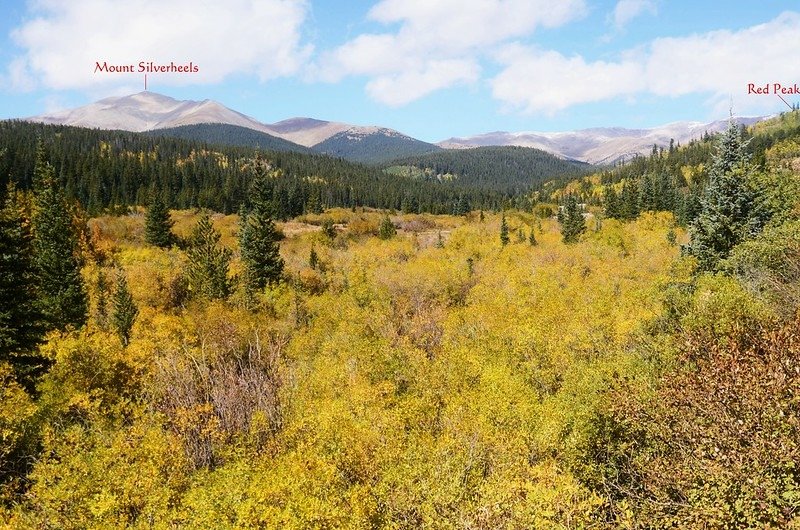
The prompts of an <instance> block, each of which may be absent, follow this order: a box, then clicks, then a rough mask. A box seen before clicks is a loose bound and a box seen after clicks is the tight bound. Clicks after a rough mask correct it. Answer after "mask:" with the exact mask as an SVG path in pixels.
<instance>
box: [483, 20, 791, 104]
mask: <svg viewBox="0 0 800 530" xmlns="http://www.w3.org/2000/svg"><path fill="white" fill-rule="evenodd" d="M798 42H800V14H797V13H784V14H782V15H780V16H778V17H777V18H775V19H773V20H771V21H769V22H767V23H765V24H760V25H757V26H752V27H750V28H746V29H742V30H739V31H727V30H726V31H713V32H709V33H704V34H699V35H691V36H688V37H671V38H660V39H656V40H654V41H652V42H651V43H650V44H648V45H647V46H645V47H643V48H641V49H636V50H630V51H628V52H626V53H624V54H622V56H621V57H620V58H619V59H618V60H615V61H587V60H585V59H584V58H583V57H580V56H574V57H565V56H563V55H561V54H560V53H558V52H555V51H541V50H536V49H533V48H524V47H521V46H511V47H508V48H507V49H506V50H505V51H504V53H502V54H499V55H498V60H499V62H500V63H501V64H503V65H504V68H503V70H502V71H501V72H500V73H499V74H498V75H497V76H496V77H494V78H493V79H492V80H491V86H492V92H493V95H494V97H495V98H497V99H499V100H501V101H503V102H504V103H507V104H509V105H510V106H512V107H515V108H521V109H523V110H524V111H527V112H532V113H536V112H541V113H553V112H557V111H559V110H563V109H565V108H568V107H570V106H573V105H577V104H581V103H590V102H596V101H603V100H608V99H612V98H618V97H629V96H635V95H637V94H655V95H658V96H682V95H686V94H708V95H709V97H710V100H709V101H710V102H711V103H715V102H717V103H718V102H719V101H721V100H728V99H729V98H730V97H731V96H734V97H736V98H737V100H736V101H737V103H736V105H737V108H739V109H746V108H748V107H751V108H756V107H761V106H763V101H764V98H765V96H747V97H745V96H746V91H747V84H748V83H758V84H760V85H763V84H765V83H768V82H769V83H784V84H789V85H791V84H792V83H794V82H797V80H798V79H800V62H798V61H797V60H796V54H797V51H796V49H797V43H798ZM772 98H773V99H774V96H772ZM770 103H774V102H773V101H770Z"/></svg>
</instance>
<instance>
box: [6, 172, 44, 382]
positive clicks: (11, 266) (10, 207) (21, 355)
mask: <svg viewBox="0 0 800 530" xmlns="http://www.w3.org/2000/svg"><path fill="white" fill-rule="evenodd" d="M32 243H33V242H32V235H31V231H30V220H29V219H28V217H27V215H26V213H25V211H24V208H23V206H22V205H21V204H20V201H19V200H18V194H17V192H16V190H15V189H14V188H13V187H12V186H9V187H8V190H7V191H6V196H5V199H4V201H3V207H2V209H0V362H8V363H10V364H11V365H12V366H13V368H14V370H15V372H16V375H17V379H18V380H19V381H20V382H23V383H28V382H29V381H31V380H32V379H33V378H35V377H36V376H37V375H40V373H41V372H42V371H43V369H44V368H45V367H46V365H47V363H46V361H45V359H44V358H41V357H39V356H38V355H36V354H35V350H36V346H37V345H38V344H39V343H40V342H41V340H42V336H43V334H44V330H45V323H44V322H43V315H42V314H41V312H40V310H39V307H38V305H37V298H38V294H39V293H38V289H37V278H36V269H35V266H34V258H33V244H32ZM26 386H32V385H28V384H26Z"/></svg>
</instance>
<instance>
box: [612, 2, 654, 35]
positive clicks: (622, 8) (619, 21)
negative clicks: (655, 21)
mask: <svg viewBox="0 0 800 530" xmlns="http://www.w3.org/2000/svg"><path fill="white" fill-rule="evenodd" d="M656 11H657V7H656V2H655V0H619V2H617V5H616V6H614V12H613V13H612V14H611V17H610V18H611V21H612V22H613V24H614V27H616V28H617V29H618V30H620V29H622V28H624V27H625V26H626V25H628V22H630V21H631V20H633V19H635V18H636V17H638V16H639V15H642V14H644V13H650V14H651V15H655V14H656Z"/></svg>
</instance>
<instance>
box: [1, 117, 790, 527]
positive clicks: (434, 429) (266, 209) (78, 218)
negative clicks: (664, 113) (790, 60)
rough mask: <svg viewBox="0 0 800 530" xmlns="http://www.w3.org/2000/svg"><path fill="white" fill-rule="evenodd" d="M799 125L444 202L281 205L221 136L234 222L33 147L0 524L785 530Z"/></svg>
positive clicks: (22, 191) (11, 195)
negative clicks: (143, 197)
mask: <svg viewBox="0 0 800 530" xmlns="http://www.w3.org/2000/svg"><path fill="white" fill-rule="evenodd" d="M799 126H800V118H798V113H796V112H794V113H791V114H786V115H783V116H780V117H777V118H775V119H773V120H770V121H767V122H764V123H761V124H758V125H757V126H756V127H754V128H752V129H749V130H741V129H739V128H737V127H735V126H731V127H729V128H728V130H726V131H725V132H724V133H722V134H719V135H715V136H714V137H708V138H704V139H702V140H701V141H698V142H696V143H693V144H691V145H688V146H680V147H679V146H672V148H671V149H665V150H664V151H663V152H662V151H661V150H660V149H658V148H656V149H654V152H653V154H652V155H651V156H650V157H647V158H642V159H641V160H637V161H635V162H634V163H632V164H630V165H626V166H622V167H618V168H613V169H610V170H608V171H605V170H604V171H601V172H598V173H595V174H592V175H589V176H587V177H582V178H580V179H577V180H573V181H571V182H569V183H567V184H566V185H563V183H560V182H557V181H555V182H553V183H552V184H550V185H543V187H542V188H541V189H539V190H535V193H534V195H533V196H529V195H528V194H527V193H521V194H520V195H518V196H517V197H516V198H515V199H514V200H511V199H512V198H511V197H509V198H508V199H509V200H508V201H507V202H506V208H504V209H500V210H498V211H489V210H486V211H483V210H480V209H478V208H475V207H473V206H472V205H470V204H469V199H467V197H466V195H460V196H459V197H458V200H457V201H456V203H455V207H454V208H452V210H448V211H449V212H450V213H449V214H439V215H435V214H431V213H417V212H416V210H417V209H418V206H419V205H418V204H414V201H413V200H409V199H406V200H405V204H404V207H403V208H400V211H398V209H395V210H391V209H384V210H380V209H375V208H365V207H362V206H355V207H350V206H349V205H348V207H347V208H329V207H328V208H323V205H322V204H318V205H313V204H312V206H313V207H310V208H309V207H305V208H303V213H302V215H292V214H291V212H290V211H289V210H288V209H286V208H285V207H283V206H282V205H284V204H286V203H285V202H283V201H282V200H281V199H280V198H279V199H278V200H276V193H275V189H276V182H277V181H280V179H281V178H283V176H284V175H285V174H286V172H288V169H287V168H288V166H286V165H283V166H279V165H278V164H277V162H275V161H274V160H273V159H271V158H270V157H268V156H266V155H265V156H255V155H254V153H253V152H248V151H242V152H243V153H245V154H248V156H246V158H247V160H248V164H247V166H246V168H244V169H243V171H245V172H246V176H245V177H243V179H245V180H246V182H247V185H246V187H244V188H242V189H241V193H242V194H243V197H242V200H241V201H240V205H239V207H238V208H237V209H236V212H237V213H235V214H234V213H228V214H226V213H225V212H221V211H212V210H208V209H202V208H195V207H192V208H190V209H175V207H174V205H173V207H172V208H170V207H169V206H168V204H167V200H169V201H173V202H174V201H175V198H174V196H169V195H168V193H167V192H166V191H164V192H163V193H155V194H154V195H153V196H152V197H151V198H150V199H149V201H148V202H146V207H141V206H139V207H137V208H134V209H131V208H125V211H124V212H122V211H121V209H120V210H119V211H116V212H114V211H106V212H102V214H101V215H95V216H93V217H91V218H87V217H88V216H87V215H86V213H85V211H84V210H83V209H82V208H80V206H79V204H78V203H77V201H76V198H79V195H78V194H76V193H74V191H73V190H70V189H69V187H68V186H64V185H63V183H64V182H68V180H67V181H64V180H62V177H60V176H59V175H58V171H59V168H61V167H69V164H64V163H63V162H60V161H59V158H58V156H59V155H61V152H60V151H59V150H58V148H57V143H58V139H57V137H53V138H51V139H50V142H48V139H47V136H46V135H42V141H37V139H36V136H37V135H36V134H33V136H32V138H31V141H32V142H33V143H32V145H31V146H29V147H26V148H25V152H27V150H28V149H29V150H30V151H31V157H32V162H31V163H32V169H31V174H30V175H28V176H25V177H24V178H23V176H17V175H15V174H14V173H13V172H14V171H16V170H17V169H18V168H24V167H26V166H25V165H24V164H22V165H20V166H18V168H17V166H14V167H12V168H11V169H10V171H11V173H9V175H10V176H11V179H10V180H11V183H10V185H8V186H7V187H5V188H4V190H3V193H2V206H1V207H0V272H2V274H0V382H2V385H0V524H2V525H5V526H7V527H9V528H14V529H17V528H31V529H34V528H65V529H72V528H74V529H78V528H98V529H99V528H252V527H256V528H282V529H284V528H286V529H298V530H299V529H306V528H369V529H378V528H380V529H383V528H386V529H408V530H411V529H417V528H436V529H438V528H442V529H453V528H464V529H467V528H469V529H494V528H525V529H542V530H544V529H552V528H628V529H641V530H645V529H674V528H688V529H698V530H699V529H704V530H705V529H719V530H723V529H731V528H768V529H784V528H789V529H791V528H800V468H798V462H799V461H800V370H798V366H800V295H798V293H800V127H799ZM33 130H34V131H35V129H33ZM52 131H53V132H54V133H58V132H64V131H67V130H63V131H62V130H60V129H52ZM70 132H71V131H70ZM81 134H85V135H87V136H86V140H85V142H86V143H85V149H86V150H92V149H95V148H97V144H96V143H94V142H95V137H94V136H92V135H91V134H89V133H88V132H85V131H82V132H81ZM71 138H72V139H71V140H70V141H73V140H77V138H81V136H75V137H71ZM103 138H108V137H103ZM119 138H120V142H121V143H120V146H118V147H117V148H118V149H120V151H119V153H125V152H127V148H128V147H129V144H126V143H124V142H125V140H124V138H127V137H125V136H124V135H123V136H120V137H119ZM131 138H133V139H131V140H130V141H131V142H133V143H134V145H139V144H135V142H138V141H140V139H139V137H138V136H136V135H131ZM148 141H152V139H151V140H148ZM176 142H177V141H176ZM75 145H77V144H75ZM75 145H71V148H70V150H67V151H65V152H69V153H74V152H75V150H74V149H73V148H74V147H75ZM158 145H159V146H160V147H159V148H158V150H157V151H156V150H155V148H153V151H154V152H156V159H157V160H158V157H159V156H161V155H162V153H161V150H162V149H164V150H167V148H166V147H161V146H162V145H164V144H158ZM190 146H191V144H184V143H181V142H177V143H176V144H175V145H174V150H175V152H176V153H178V152H180V150H181V149H190ZM0 148H6V149H13V148H14V146H13V145H11V146H9V145H7V144H3V145H2V147H0ZM123 148H124V149H123ZM194 148H195V149H197V147H196V146H194ZM102 149H103V150H106V149H110V148H109V147H103V148H102ZM132 152H134V151H133V150H132ZM139 152H140V153H147V152H149V151H146V150H141V151H139ZM167 152H171V151H168V150H167ZM163 154H164V156H165V160H166V161H168V162H169V163H165V164H164V165H163V166H161V167H164V168H165V169H164V171H165V172H167V173H168V172H169V170H167V169H166V168H168V167H180V166H181V165H182V164H183V163H181V164H177V165H176V164H175V161H176V160H178V158H175V159H170V157H169V156H167V153H163ZM190 154H191V150H189V151H186V152H185V153H183V155H181V156H182V157H187V156H190ZM126 156H127V155H122V156H117V157H115V158H116V159H119V160H123V159H124V158H125V157H126ZM141 156H142V157H143V158H146V156H145V155H144V154H142V155H141ZM170 156H172V155H170ZM176 156H177V155H176ZM214 156H216V155H214ZM214 156H211V157H208V158H205V155H203V157H201V159H202V160H205V161H208V160H212V161H213V160H215V158H214ZM180 159H181V160H182V158H180ZM104 160H105V159H103V158H102V157H96V158H92V159H91V161H92V163H94V162H97V163H98V164H102V163H103V161H104ZM231 160H234V159H231ZM298 160H301V161H303V163H309V164H310V163H311V162H309V160H317V159H314V158H312V159H306V158H303V157H301V158H299V159H298ZM106 163H109V162H108V161H106ZM297 163H298V164H299V163H300V162H297ZM318 163H319V164H323V163H325V164H329V163H332V162H331V161H330V159H325V158H320V159H319V162H318ZM123 165H124V164H123ZM303 167H309V166H303ZM341 167H351V166H341ZM358 167H361V166H358ZM15 168H17V169H15ZM87 169H88V170H91V166H88V168H87ZM362 169H363V170H364V171H365V172H367V173H365V174H367V175H371V173H368V171H369V170H368V169H367V168H363V167H362ZM212 173H213V172H209V174H212ZM65 176H66V175H65ZM679 177H680V178H682V179H683V180H680V178H679ZM398 178H400V177H398ZM411 178H417V179H421V180H425V178H424V176H422V175H417V176H412V177H411ZM15 182H17V183H19V184H20V185H19V186H16V185H14V183H15ZM388 182H395V181H394V180H389V181H388ZM397 182H401V181H400V180H398V181H397ZM403 182H407V180H404V181H403ZM208 183H209V185H210V184H211V183H212V181H209V182H208ZM427 184H429V185H431V186H441V185H442V183H439V182H428V183H427ZM487 185H489V186H491V185H492V184H491V182H490V183H488V184H487ZM420 189H423V188H420ZM424 189H427V188H424ZM443 189H448V188H446V187H445V188H443ZM626 190H627V191H626ZM633 190H635V193H634V192H633ZM615 194H616V199H615V198H614V197H615ZM689 197H693V198H692V199H691V204H692V207H691V209H687V208H686V206H685V205H686V204H690V202H687V198H689ZM420 198H421V197H420ZM537 198H538V199H537ZM545 199H556V200H557V201H558V202H547V201H546V200H545ZM414 200H417V198H416V197H415V198H414ZM400 202H401V203H403V202H404V201H403V200H401V201H400ZM511 203H517V204H518V205H519V206H523V207H522V208H511V207H509V205H510V204H511ZM681 205H683V206H681ZM192 206H195V205H192ZM282 208H284V209H282ZM284 217H285V219H283V220H281V218H284Z"/></svg>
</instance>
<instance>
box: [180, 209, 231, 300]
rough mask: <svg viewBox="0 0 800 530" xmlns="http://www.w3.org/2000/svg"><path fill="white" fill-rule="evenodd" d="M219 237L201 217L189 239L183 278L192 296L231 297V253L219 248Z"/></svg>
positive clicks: (209, 220) (206, 218)
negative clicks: (229, 272)
mask: <svg viewBox="0 0 800 530" xmlns="http://www.w3.org/2000/svg"><path fill="white" fill-rule="evenodd" d="M219 239H220V234H219V232H217V231H216V230H215V229H214V226H213V225H212V224H211V218H210V217H209V216H208V214H205V215H203V216H202V217H201V218H200V220H199V221H198V223H197V226H196V227H195V229H194V231H193V232H192V236H191V238H190V239H189V248H188V249H187V250H186V255H187V257H188V258H189V263H188V266H187V271H186V275H187V277H188V280H189V289H190V290H191V291H192V294H193V295H195V296H199V297H201V298H206V299H209V300H213V299H220V298H222V299H224V298H227V297H228V295H229V294H230V290H231V284H230V280H229V279H228V267H229V265H230V261H231V251H230V250H229V249H227V248H224V247H220V246H219Z"/></svg>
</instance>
